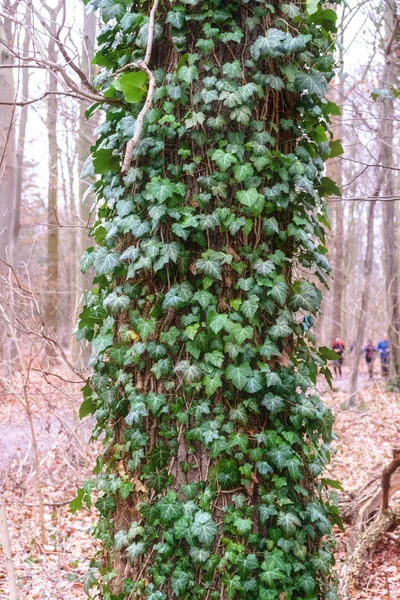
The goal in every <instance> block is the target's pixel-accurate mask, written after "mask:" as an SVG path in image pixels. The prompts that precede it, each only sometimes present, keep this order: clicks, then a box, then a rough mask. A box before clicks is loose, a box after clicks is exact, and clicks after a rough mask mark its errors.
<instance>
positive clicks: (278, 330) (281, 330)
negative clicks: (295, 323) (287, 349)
mask: <svg viewBox="0 0 400 600" xmlns="http://www.w3.org/2000/svg"><path fill="white" fill-rule="evenodd" d="M268 334H269V335H270V336H271V338H272V339H273V340H277V339H279V338H283V337H289V336H290V335H291V334H292V330H291V328H290V327H289V325H288V324H287V323H286V322H285V321H283V320H281V321H278V322H277V323H276V324H275V325H273V326H272V327H270V329H269V331H268Z"/></svg>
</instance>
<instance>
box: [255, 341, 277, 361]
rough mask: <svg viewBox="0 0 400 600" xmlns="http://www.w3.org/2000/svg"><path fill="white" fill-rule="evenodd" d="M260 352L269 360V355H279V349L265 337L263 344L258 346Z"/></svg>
mask: <svg viewBox="0 0 400 600" xmlns="http://www.w3.org/2000/svg"><path fill="white" fill-rule="evenodd" d="M260 354H261V356H265V358H266V359H267V360H269V359H270V358H271V356H280V350H279V348H278V346H277V345H276V344H274V342H273V341H272V340H270V339H269V338H266V340H265V342H264V344H263V346H261V348H260Z"/></svg>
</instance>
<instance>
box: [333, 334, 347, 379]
mask: <svg viewBox="0 0 400 600" xmlns="http://www.w3.org/2000/svg"><path fill="white" fill-rule="evenodd" d="M332 350H334V351H335V352H336V354H339V358H338V359H337V360H334V361H333V369H334V371H335V376H336V375H339V377H341V376H342V365H343V354H344V342H342V340H341V339H340V337H336V338H335V341H334V342H333V344H332Z"/></svg>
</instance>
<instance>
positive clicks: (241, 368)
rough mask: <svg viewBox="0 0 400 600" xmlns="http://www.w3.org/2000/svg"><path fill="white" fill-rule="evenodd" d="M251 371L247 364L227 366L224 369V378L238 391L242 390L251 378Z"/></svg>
mask: <svg viewBox="0 0 400 600" xmlns="http://www.w3.org/2000/svg"><path fill="white" fill-rule="evenodd" d="M252 375H253V369H252V368H251V367H250V365H249V363H243V364H241V365H229V366H228V367H227V369H226V378H227V379H228V380H229V381H231V382H232V383H233V385H234V386H235V387H236V388H237V389H238V390H243V389H244V387H245V385H246V383H247V381H248V379H249V378H250V377H252Z"/></svg>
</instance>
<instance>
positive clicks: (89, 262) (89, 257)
mask: <svg viewBox="0 0 400 600" xmlns="http://www.w3.org/2000/svg"><path fill="white" fill-rule="evenodd" d="M95 258H96V253H95V252H94V249H93V248H89V249H88V250H86V252H85V253H84V254H83V255H82V258H81V273H83V274H85V273H86V272H87V271H88V270H89V269H90V267H93V265H94V261H95Z"/></svg>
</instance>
